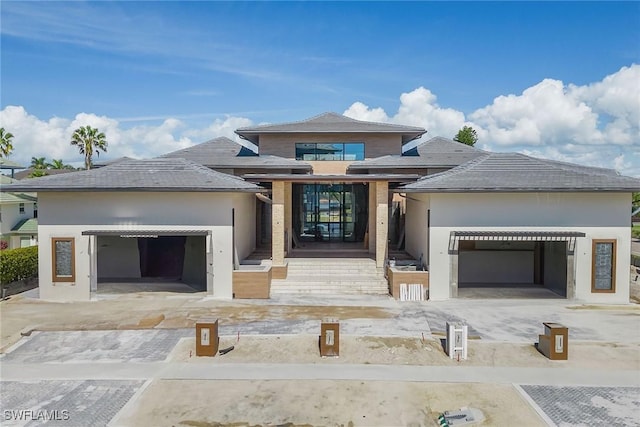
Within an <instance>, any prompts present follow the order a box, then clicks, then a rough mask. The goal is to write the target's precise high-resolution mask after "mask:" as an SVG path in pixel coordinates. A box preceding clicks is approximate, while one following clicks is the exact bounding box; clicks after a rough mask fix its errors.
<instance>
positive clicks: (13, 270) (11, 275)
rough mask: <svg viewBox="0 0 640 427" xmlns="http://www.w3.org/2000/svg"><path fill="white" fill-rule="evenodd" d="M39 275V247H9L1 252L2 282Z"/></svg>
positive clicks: (0, 280) (0, 272)
mask: <svg viewBox="0 0 640 427" xmlns="http://www.w3.org/2000/svg"><path fill="white" fill-rule="evenodd" d="M37 275H38V247H37V246H30V247H28V248H16V249H7V250H4V251H2V252H1V253H0V283H2V284H7V283H12V282H16V281H18V280H23V279H30V278H32V277H36V276H37Z"/></svg>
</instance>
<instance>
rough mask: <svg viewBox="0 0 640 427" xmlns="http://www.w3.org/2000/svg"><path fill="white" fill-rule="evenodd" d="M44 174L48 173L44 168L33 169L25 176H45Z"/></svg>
mask: <svg viewBox="0 0 640 427" xmlns="http://www.w3.org/2000/svg"><path fill="white" fill-rule="evenodd" d="M45 175H49V174H48V173H47V170H46V169H34V170H32V171H31V173H30V174H29V175H28V176H27V178H38V177H41V176H45Z"/></svg>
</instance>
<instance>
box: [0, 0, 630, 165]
mask: <svg viewBox="0 0 640 427" xmlns="http://www.w3.org/2000/svg"><path fill="white" fill-rule="evenodd" d="M1 18H2V22H1V24H2V25H1V28H2V29H1V37H2V38H1V42H2V46H1V48H2V52H1V60H2V64H1V71H2V75H1V85H2V92H1V102H2V105H1V111H0V121H1V123H2V126H3V127H5V128H7V129H8V130H9V131H11V132H12V133H14V135H15V139H14V146H15V152H14V154H13V155H12V159H14V160H16V161H21V162H27V163H28V162H29V160H30V158H31V156H46V157H48V158H63V159H64V160H66V161H69V162H77V161H79V160H80V157H79V155H78V154H77V153H75V152H74V151H73V149H72V148H71V147H70V146H69V144H68V140H69V136H70V133H71V132H72V130H73V128H74V127H77V126H78V125H82V124H91V125H94V126H100V128H101V130H104V131H105V132H107V137H108V140H109V143H110V149H109V153H108V155H107V157H115V156H118V155H130V156H135V157H146V156H154V155H159V154H162V153H164V152H168V151H173V150H174V149H179V148H183V147H184V146H187V145H191V144H194V143H198V142H202V141H204V140H206V139H209V138H212V137H215V136H219V135H227V136H233V133H232V131H233V129H234V128H235V127H238V126H244V125H248V124H258V123H266V122H282V121H292V120H300V119H304V118H307V117H310V116H314V115H317V114H319V113H322V112H324V111H336V112H339V113H346V114H348V115H350V116H352V117H355V118H360V119H366V120H381V121H389V122H401V123H405V124H412V125H421V126H424V127H425V128H427V129H428V131H429V133H428V136H436V135H441V136H446V137H452V136H453V135H454V134H455V130H457V129H459V128H460V127H461V125H463V124H470V125H473V126H474V128H476V129H478V131H479V135H480V142H479V144H480V145H481V146H482V147H484V148H488V149H492V150H494V151H521V152H526V153H529V154H534V155H539V156H542V157H549V158H556V159H561V160H568V161H575V162H579V163H585V164H595V165H599V166H606V167H616V168H618V169H619V170H621V171H622V172H623V173H627V174H632V175H636V176H640V132H639V130H638V122H639V121H640V105H638V104H640V100H639V99H640V87H639V86H640V83H639V82H640V80H638V76H640V66H639V65H638V64H640V3H638V2H624V3H614V2H602V3H600V2H587V3H580V2H568V3H555V2H541V3H528V2H507V3H487V2H473V3H466V2H407V3H397V2H393V3H388V2H353V3H350V2H349V3H347V2H331V3H319V2H318V3H315V2H300V3H298V2H246V3H245V2H12V1H3V2H2V5H1Z"/></svg>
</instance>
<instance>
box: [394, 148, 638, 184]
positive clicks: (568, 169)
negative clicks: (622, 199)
mask: <svg viewBox="0 0 640 427" xmlns="http://www.w3.org/2000/svg"><path fill="white" fill-rule="evenodd" d="M402 190H403V191H407V192H425V193H447V192H450V193H456V192H461V193H466V192H537V191H542V192H574V191H618V192H631V191H640V179H636V178H631V177H626V176H621V175H618V174H617V173H615V171H611V170H609V169H600V168H592V167H587V166H579V165H572V164H570V163H562V162H556V161H551V160H543V159H537V158H535V157H529V156H526V155H524V154H518V153H488V154H485V155H483V156H482V157H478V158H476V159H474V160H471V161H469V162H467V163H465V164H462V165H460V166H458V167H455V168H453V169H451V170H448V171H446V172H442V173H438V174H434V175H429V176H426V177H423V178H421V179H419V180H418V181H416V182H414V183H411V184H407V185H405V186H404V187H402Z"/></svg>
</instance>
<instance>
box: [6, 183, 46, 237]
mask: <svg viewBox="0 0 640 427" xmlns="http://www.w3.org/2000/svg"><path fill="white" fill-rule="evenodd" d="M12 182H16V180H15V179H12V178H9V177H7V176H4V175H0V186H2V187H4V186H6V185H9V184H11V183H12ZM37 206H38V205H37V199H36V198H35V196H34V195H33V194H24V193H13V194H10V193H4V192H2V193H0V240H3V241H5V242H6V243H7V248H8V249H14V248H24V247H27V246H34V245H37V244H38V220H37V219H36V218H37V216H38V207H37Z"/></svg>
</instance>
